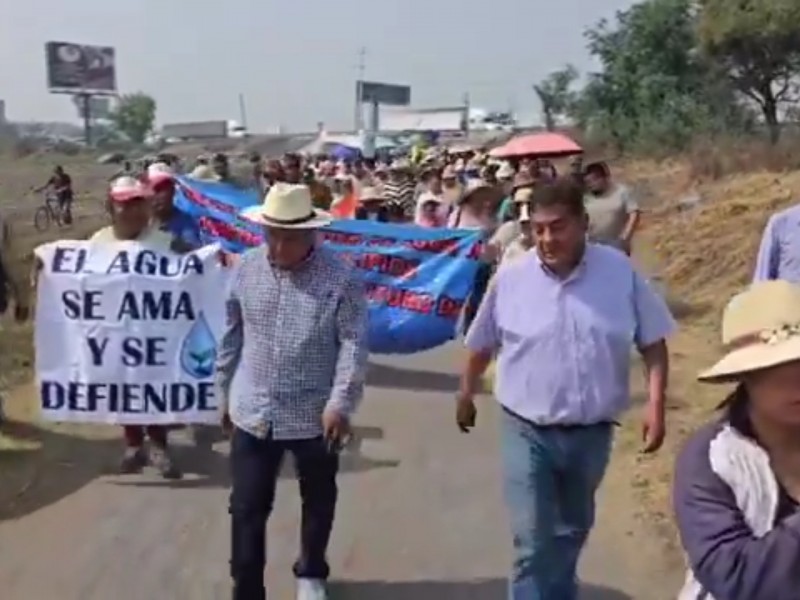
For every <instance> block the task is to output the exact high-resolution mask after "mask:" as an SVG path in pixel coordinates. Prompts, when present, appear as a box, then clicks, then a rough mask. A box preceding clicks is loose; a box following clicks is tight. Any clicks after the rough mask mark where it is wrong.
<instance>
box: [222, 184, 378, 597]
mask: <svg viewBox="0 0 800 600" xmlns="http://www.w3.org/2000/svg"><path fill="white" fill-rule="evenodd" d="M242 215H243V216H244V217H245V218H247V219H249V220H251V221H253V222H255V223H258V224H260V225H262V226H263V227H264V228H265V231H266V238H267V243H266V245H265V246H262V247H259V248H255V249H253V250H250V251H249V252H246V253H245V254H244V255H243V256H242V258H241V262H240V269H239V271H238V273H237V276H236V278H235V281H234V283H233V285H232V289H231V293H230V298H229V301H228V324H227V329H226V331H225V333H224V336H223V338H222V340H221V342H220V348H219V354H218V362H217V383H218V387H219V390H220V394H221V397H222V399H223V403H224V405H225V406H226V411H225V414H224V415H223V424H232V427H233V431H232V439H231V474H232V492H231V499H230V514H231V527H232V534H233V545H232V549H231V552H232V554H231V576H232V578H233V590H234V591H233V598H234V600H264V598H265V594H266V592H265V588H264V581H263V577H264V564H265V560H266V555H265V534H266V524H267V519H268V517H269V514H270V511H271V509H272V502H273V498H274V496H275V484H276V481H277V478H278V474H279V472H280V466H281V460H282V458H283V455H284V454H285V453H286V452H289V453H291V454H292V455H293V457H294V462H295V466H296V468H297V473H298V479H299V481H300V497H301V502H302V524H301V535H300V537H301V539H300V556H299V558H298V560H297V561H296V562H295V565H294V574H295V576H296V577H297V585H298V588H297V598H298V600H324V598H326V593H325V585H324V581H325V580H326V578H327V577H328V572H329V568H328V563H327V561H326V558H325V555H326V550H327V547H328V539H329V537H330V533H331V527H332V525H333V519H334V511H335V507H336V494H337V492H336V474H337V470H338V466H339V458H338V452H339V450H340V448H341V447H342V445H343V444H344V443H345V442H346V440H347V438H348V435H349V422H350V418H351V416H352V415H353V412H354V411H355V409H356V407H357V406H358V403H359V402H360V400H361V397H362V395H363V388H364V374H365V368H366V360H367V310H366V300H365V292H364V287H363V284H362V282H361V280H360V279H359V278H358V277H357V275H356V273H355V271H354V269H353V267H351V266H348V265H346V264H345V263H343V262H341V261H340V260H339V259H337V258H336V257H335V256H334V255H333V254H332V253H331V251H330V250H328V249H327V248H325V247H324V246H318V245H317V244H316V243H315V240H316V230H317V229H318V228H320V227H322V226H324V225H326V224H328V223H329V222H330V217H329V216H328V215H327V214H325V213H323V212H321V211H319V210H315V209H314V208H313V206H312V202H311V195H310V192H309V190H308V188H307V187H306V186H304V185H293V184H288V183H276V184H275V185H273V186H272V187H271V188H270V191H269V192H268V193H267V196H266V198H265V199H264V203H263V204H262V205H259V206H255V207H252V208H250V209H247V210H245V211H244V212H243V213H242ZM234 374H236V385H235V386H234V389H233V390H231V383H232V381H233V378H234ZM229 396H230V402H228V397H229Z"/></svg>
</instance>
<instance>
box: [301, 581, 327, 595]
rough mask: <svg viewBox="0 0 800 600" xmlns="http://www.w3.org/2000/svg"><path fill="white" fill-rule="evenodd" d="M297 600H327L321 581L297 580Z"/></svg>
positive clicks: (323, 583)
mask: <svg viewBox="0 0 800 600" xmlns="http://www.w3.org/2000/svg"><path fill="white" fill-rule="evenodd" d="M297 600H328V592H327V591H326V590H325V582H324V581H323V580H322V579H298V580H297Z"/></svg>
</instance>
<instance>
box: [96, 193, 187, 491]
mask: <svg viewBox="0 0 800 600" xmlns="http://www.w3.org/2000/svg"><path fill="white" fill-rule="evenodd" d="M108 203H109V212H110V213H111V221H112V224H111V225H110V226H108V227H104V228H102V229H100V230H99V231H98V232H96V233H95V234H94V235H93V236H92V237H91V238H90V241H92V242H94V243H96V244H107V243H114V242H118V241H134V240H135V241H138V242H142V243H143V244H147V245H148V246H150V247H153V248H155V249H161V250H165V251H169V250H170V249H171V248H172V240H173V237H172V235H170V234H169V233H167V232H165V231H162V230H161V229H159V228H158V227H155V226H153V224H152V222H151V218H152V191H151V190H150V188H149V187H148V186H147V185H146V184H144V183H143V182H141V181H139V180H138V179H134V178H133V177H120V178H118V179H116V180H115V181H113V182H112V183H111V187H110V189H109V194H108ZM123 430H124V434H125V444H126V448H125V453H124V455H123V457H122V462H121V464H120V471H121V472H122V473H138V472H139V471H141V470H142V468H143V467H144V466H145V465H147V464H148V463H150V464H152V465H153V466H155V467H156V468H157V469H158V470H159V471H160V473H161V475H162V476H163V477H164V478H166V479H179V478H180V477H181V471H180V470H179V469H178V467H177V466H176V465H175V463H174V461H173V458H172V455H171V453H170V451H169V449H168V446H167V432H168V428H167V427H166V426H164V425H147V426H141V425H126V426H124V427H123ZM145 434H146V435H147V437H148V438H149V440H150V452H149V453H146V452H145V449H144V441H145Z"/></svg>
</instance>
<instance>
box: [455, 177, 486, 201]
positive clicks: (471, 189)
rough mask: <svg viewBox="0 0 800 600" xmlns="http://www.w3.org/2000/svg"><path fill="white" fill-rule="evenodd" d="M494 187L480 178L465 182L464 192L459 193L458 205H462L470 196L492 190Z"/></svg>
mask: <svg viewBox="0 0 800 600" xmlns="http://www.w3.org/2000/svg"><path fill="white" fill-rule="evenodd" d="M492 189H494V186H492V185H489V184H488V183H486V181H484V180H483V179H480V178H477V177H476V178H474V179H470V180H468V181H467V185H466V186H464V191H463V192H462V193H461V198H459V200H458V203H459V204H464V203H465V202H467V201H469V200H470V199H471V198H472V196H474V195H475V194H477V193H478V192H481V191H483V190H492Z"/></svg>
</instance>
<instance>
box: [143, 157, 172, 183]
mask: <svg viewBox="0 0 800 600" xmlns="http://www.w3.org/2000/svg"><path fill="white" fill-rule="evenodd" d="M174 178H175V171H173V170H172V167H170V166H169V165H168V164H167V163H165V162H155V163H153V164H152V165H150V166H149V167H147V182H148V183H149V184H150V185H158V184H159V183H163V182H165V181H172V180H173V179H174Z"/></svg>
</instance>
